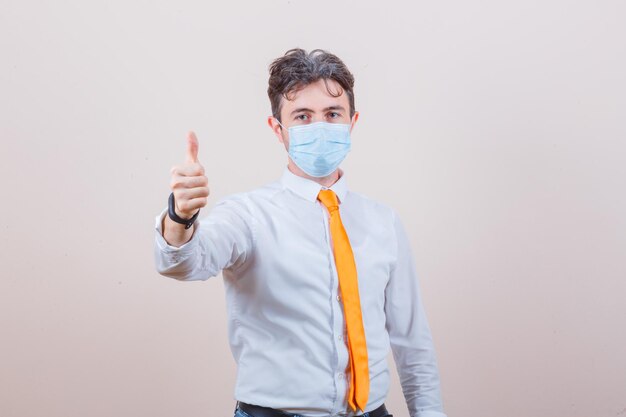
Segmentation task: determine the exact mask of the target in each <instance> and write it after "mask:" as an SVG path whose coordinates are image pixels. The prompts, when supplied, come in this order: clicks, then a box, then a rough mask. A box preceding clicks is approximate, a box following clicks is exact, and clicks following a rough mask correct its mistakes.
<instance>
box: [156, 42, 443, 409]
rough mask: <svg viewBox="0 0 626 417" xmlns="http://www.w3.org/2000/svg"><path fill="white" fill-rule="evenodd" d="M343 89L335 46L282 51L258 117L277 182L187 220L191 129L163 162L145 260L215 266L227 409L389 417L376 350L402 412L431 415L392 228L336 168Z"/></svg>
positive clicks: (433, 379) (391, 214)
mask: <svg viewBox="0 0 626 417" xmlns="http://www.w3.org/2000/svg"><path fill="white" fill-rule="evenodd" d="M353 86H354V78H353V76H352V74H351V73H350V71H349V70H348V68H347V67H346V66H345V65H344V63H343V62H342V61H341V60H340V59H339V58H337V57H336V56H335V55H332V54H330V53H327V52H325V51H322V50H314V51H311V52H310V53H307V52H305V51H304V50H302V49H292V50H290V51H287V53H286V54H285V55H284V56H282V57H280V58H278V59H276V60H275V61H274V62H273V63H272V64H271V66H270V78H269V88H268V94H269V98H270V102H271V106H272V116H270V117H268V124H269V126H270V128H271V129H272V131H273V132H274V134H275V135H276V137H277V138H278V141H279V142H280V143H282V144H283V145H284V146H285V150H286V151H287V153H288V164H287V166H286V167H285V170H284V172H283V174H282V176H281V178H280V179H278V180H276V181H274V182H272V183H270V184H267V185H265V186H262V187H260V188H257V189H255V190H252V191H250V192H244V193H238V194H234V195H230V196H228V197H225V198H223V199H221V200H220V201H218V202H216V205H215V206H214V207H213V209H212V210H211V211H210V212H209V213H208V215H207V216H206V217H204V218H203V219H202V220H201V221H199V222H197V221H195V220H196V218H197V216H198V212H199V209H201V208H202V207H204V206H205V205H206V203H207V197H208V195H209V189H208V187H207V183H208V182H207V178H206V176H204V169H203V168H202V165H200V163H199V162H198V158H197V152H198V141H197V139H196V137H195V135H194V134H193V133H190V134H189V137H188V148H187V161H186V162H185V163H184V164H182V165H179V166H175V167H173V168H172V170H171V174H172V182H171V188H172V194H171V195H170V200H169V205H168V208H167V209H165V210H163V212H162V213H161V214H160V215H158V216H157V218H156V241H155V261H156V269H157V271H158V272H159V273H160V274H162V275H164V276H167V277H171V278H175V279H178V280H182V281H192V280H206V279H208V278H210V277H214V276H216V275H218V274H219V272H220V271H222V272H223V277H224V284H225V289H226V301H227V306H228V316H229V321H228V331H229V341H230V346H231V350H232V352H233V356H234V358H235V361H236V362H237V366H238V374H237V382H236V387H235V395H234V397H235V399H236V400H237V404H236V408H235V416H237V417H268V416H277V417H278V416H285V415H291V416H303V417H327V416H355V415H363V416H365V417H385V416H391V414H389V413H388V411H387V409H386V407H385V405H384V401H385V397H386V396H387V392H388V388H389V369H388V364H387V355H388V352H389V348H390V347H391V349H392V352H393V356H394V359H395V362H396V366H397V370H398V373H399V376H400V381H401V383H402V390H403V393H404V396H405V399H406V402H407V406H408V409H409V414H410V416H411V417H445V414H444V413H443V408H442V403H441V395H440V388H439V374H438V369H437V364H436V359H435V351H434V347H433V341H432V338H431V333H430V330H429V327H428V323H427V320H426V316H425V313H424V308H423V305H422V301H421V293H420V290H419V284H418V279H417V276H416V271H415V265H414V260H413V256H412V253H411V249H410V246H409V239H408V237H407V234H406V231H405V229H404V227H403V225H402V223H401V221H400V219H399V218H398V215H397V213H396V212H395V211H394V210H393V209H392V208H390V207H388V206H386V205H384V204H381V203H378V202H376V201H373V200H371V199H369V198H367V197H365V196H363V195H361V194H358V193H355V192H353V191H351V190H349V188H348V185H347V182H346V174H345V173H344V171H343V170H342V169H341V168H339V164H340V163H341V161H342V160H343V159H344V158H345V157H346V155H347V153H348V151H349V150H350V146H351V142H350V133H351V132H352V129H353V127H354V125H355V123H356V122H357V120H358V117H359V114H358V112H356V111H355V108H354V93H353Z"/></svg>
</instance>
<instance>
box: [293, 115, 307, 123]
mask: <svg viewBox="0 0 626 417" xmlns="http://www.w3.org/2000/svg"><path fill="white" fill-rule="evenodd" d="M308 117H309V116H307V115H306V114H299V115H297V116H296V117H294V120H299V121H301V122H304V121H305V120H307V119H308Z"/></svg>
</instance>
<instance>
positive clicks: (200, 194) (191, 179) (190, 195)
mask: <svg viewBox="0 0 626 417" xmlns="http://www.w3.org/2000/svg"><path fill="white" fill-rule="evenodd" d="M170 172H171V174H172V181H171V182H170V188H171V189H172V192H173V193H174V200H175V202H176V208H175V209H176V214H178V216H179V217H181V218H183V219H190V218H191V217H193V215H194V214H196V212H197V211H198V210H199V209H201V208H202V207H204V206H206V204H207V197H208V196H209V187H208V179H207V177H206V176H205V175H204V168H203V167H202V165H200V162H198V138H196V134H195V133H194V132H189V133H188V135H187V159H186V161H185V163H184V164H182V165H175V166H173V167H172V169H171V171H170Z"/></svg>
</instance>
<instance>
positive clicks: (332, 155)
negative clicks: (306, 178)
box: [278, 122, 350, 178]
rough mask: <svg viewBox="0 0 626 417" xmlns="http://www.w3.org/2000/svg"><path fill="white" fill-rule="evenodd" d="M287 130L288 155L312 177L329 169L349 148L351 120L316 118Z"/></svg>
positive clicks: (337, 162) (326, 173)
mask: <svg viewBox="0 0 626 417" xmlns="http://www.w3.org/2000/svg"><path fill="white" fill-rule="evenodd" d="M278 124H280V125H281V126H282V127H283V128H284V127H285V126H283V125H282V124H281V123H280V122H278ZM288 131H289V151H288V152H289V156H291V159H292V160H293V162H295V164H296V165H297V166H298V167H299V168H300V169H301V170H302V171H304V172H306V173H307V174H308V175H310V176H312V177H317V178H319V177H325V176H326V175H329V174H330V173H332V172H333V171H334V170H336V169H337V168H338V167H339V164H340V163H341V161H343V159H344V158H345V157H346V155H347V154H348V152H349V151H350V124H343V123H327V122H316V123H310V124H306V125H296V126H291V127H289V129H288Z"/></svg>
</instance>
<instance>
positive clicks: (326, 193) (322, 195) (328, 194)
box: [317, 190, 339, 212]
mask: <svg viewBox="0 0 626 417" xmlns="http://www.w3.org/2000/svg"><path fill="white" fill-rule="evenodd" d="M317 199H318V200H320V201H321V202H322V204H324V205H325V206H326V208H327V209H328V211H329V212H332V211H335V210H338V209H339V199H338V198H337V194H335V192H334V191H333V190H320V192H319V194H318V195H317Z"/></svg>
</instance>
